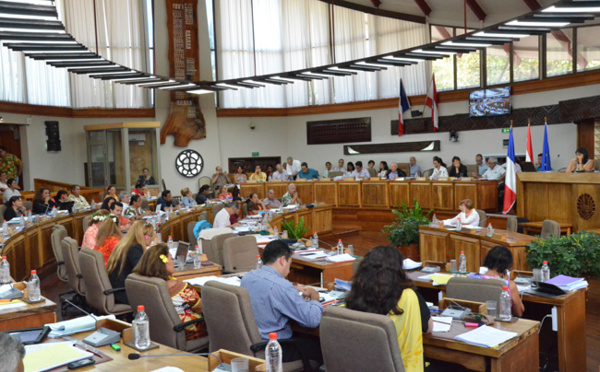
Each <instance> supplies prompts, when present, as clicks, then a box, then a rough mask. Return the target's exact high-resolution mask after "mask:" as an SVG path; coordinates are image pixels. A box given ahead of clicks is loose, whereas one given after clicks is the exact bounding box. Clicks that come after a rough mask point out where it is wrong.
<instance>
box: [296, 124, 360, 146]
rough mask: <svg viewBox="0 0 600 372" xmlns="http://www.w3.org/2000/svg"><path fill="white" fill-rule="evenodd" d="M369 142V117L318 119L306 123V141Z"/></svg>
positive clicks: (313, 142)
mask: <svg viewBox="0 0 600 372" xmlns="http://www.w3.org/2000/svg"><path fill="white" fill-rule="evenodd" d="M348 142H371V118H351V119H337V120H319V121H309V122H307V123H306V143H307V144H309V145H322V144H331V143H348Z"/></svg>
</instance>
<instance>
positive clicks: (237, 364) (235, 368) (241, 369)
mask: <svg viewBox="0 0 600 372" xmlns="http://www.w3.org/2000/svg"><path fill="white" fill-rule="evenodd" d="M248 362H249V361H248V359H246V358H233V359H231V371H232V372H248V368H249V365H248V364H249V363H248Z"/></svg>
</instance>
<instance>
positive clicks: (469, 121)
mask: <svg viewBox="0 0 600 372" xmlns="http://www.w3.org/2000/svg"><path fill="white" fill-rule="evenodd" d="M599 116H600V115H599ZM545 117H547V118H548V124H559V123H564V122H565V121H564V120H563V119H562V118H561V111H560V110H559V105H550V106H541V107H530V108H523V109H515V110H513V111H512V113H511V114H510V115H503V116H489V117H473V118H472V117H470V116H469V114H456V115H452V116H440V130H439V131H440V132H449V131H451V130H456V131H466V130H478V129H496V128H506V127H508V126H510V121H511V120H513V121H514V124H513V125H514V126H515V127H526V126H527V121H528V119H531V125H544V118H545ZM390 128H391V131H390V132H391V135H392V136H397V135H398V120H392V121H391V122H390ZM425 132H433V123H432V122H431V118H424V119H423V118H418V119H408V120H407V121H406V124H405V127H404V133H405V134H414V133H425Z"/></svg>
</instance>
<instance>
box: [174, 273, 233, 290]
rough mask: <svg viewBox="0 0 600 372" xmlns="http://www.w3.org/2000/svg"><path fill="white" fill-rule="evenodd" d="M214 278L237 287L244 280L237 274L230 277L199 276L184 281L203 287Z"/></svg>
mask: <svg viewBox="0 0 600 372" xmlns="http://www.w3.org/2000/svg"><path fill="white" fill-rule="evenodd" d="M211 280H214V281H216V282H219V283H223V284H229V285H233V286H236V287H239V286H240V284H241V283H242V280H241V279H240V278H238V277H237V276H229V277H218V276H214V275H211V276H199V277H197V278H192V279H187V280H184V282H186V283H189V284H191V285H197V286H199V287H203V286H204V285H205V284H206V283H207V282H210V281H211Z"/></svg>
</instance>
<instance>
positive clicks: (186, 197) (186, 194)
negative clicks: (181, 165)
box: [181, 187, 194, 208]
mask: <svg viewBox="0 0 600 372" xmlns="http://www.w3.org/2000/svg"><path fill="white" fill-rule="evenodd" d="M181 196H182V198H181V203H182V204H183V207H184V208H191V207H192V200H194V198H193V197H192V190H190V189H189V188H187V187H186V188H185V189H181Z"/></svg>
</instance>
